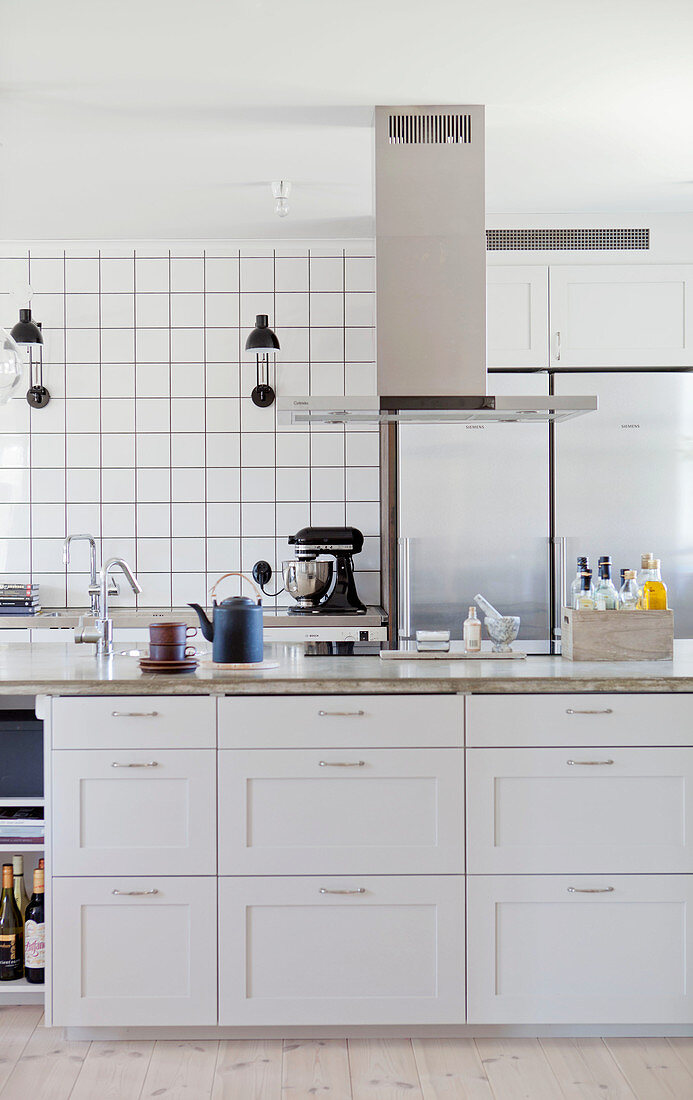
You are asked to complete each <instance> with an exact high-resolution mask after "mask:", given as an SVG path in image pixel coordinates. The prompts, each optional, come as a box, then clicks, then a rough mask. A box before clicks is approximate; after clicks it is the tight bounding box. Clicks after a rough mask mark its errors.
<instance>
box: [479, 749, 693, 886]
mask: <svg viewBox="0 0 693 1100" xmlns="http://www.w3.org/2000/svg"><path fill="white" fill-rule="evenodd" d="M692 822H693V749H623V748H614V749H609V751H608V752H607V751H604V750H602V749H598V750H595V749H584V748H583V749H574V750H573V749H468V750H467V866H468V869H469V872H470V874H527V873H531V872H537V873H546V874H562V873H569V872H573V873H577V872H585V873H592V872H602V871H603V872H605V873H607V874H608V873H612V874H617V873H626V872H633V873H636V872H645V873H652V874H656V873H661V872H666V871H668V872H685V871H690V870H691V869H692V868H693V824H692Z"/></svg>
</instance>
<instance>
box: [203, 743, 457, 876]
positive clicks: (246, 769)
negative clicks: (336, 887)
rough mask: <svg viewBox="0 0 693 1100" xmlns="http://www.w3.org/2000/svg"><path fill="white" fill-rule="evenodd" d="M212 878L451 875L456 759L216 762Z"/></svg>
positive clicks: (293, 754) (258, 757) (410, 756)
mask: <svg viewBox="0 0 693 1100" xmlns="http://www.w3.org/2000/svg"><path fill="white" fill-rule="evenodd" d="M219 790H220V798H219V807H220V811H219V868H220V873H221V874H227V875H228V874H246V875H247V874H297V875H305V874H320V873H327V874H354V873H355V872H361V873H363V874H405V873H406V874H417V873H418V874H432V873H448V874H454V873H457V874H461V873H462V872H463V871H464V845H463V840H462V838H463V833H464V818H463V807H464V757H463V750H462V749H359V751H358V752H354V751H347V750H344V749H325V750H322V751H319V750H316V749H310V750H305V749H293V750H281V749H270V750H261V749H250V750H243V749H231V750H222V751H221V752H220V754H219Z"/></svg>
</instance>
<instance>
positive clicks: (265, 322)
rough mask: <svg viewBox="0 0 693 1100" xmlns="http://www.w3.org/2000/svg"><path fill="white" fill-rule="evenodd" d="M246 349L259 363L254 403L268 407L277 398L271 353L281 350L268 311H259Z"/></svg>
mask: <svg viewBox="0 0 693 1100" xmlns="http://www.w3.org/2000/svg"><path fill="white" fill-rule="evenodd" d="M245 350H246V351H247V352H250V354H251V355H254V356H255V361H256V365H257V375H256V385H255V388H254V389H253V392H252V393H251V395H250V396H251V398H252V400H253V404H254V405H258V406H259V407H260V408H261V409H266V408H268V406H270V405H271V404H272V403H273V402H274V398H275V393H274V390H273V389H272V387H271V385H270V355H274V353H275V351H279V341H278V339H277V337H276V335H275V333H274V332H272V329H271V328H270V327H269V317H268V316H267V314H266V313H258V315H257V317H256V318H255V328H254V329H253V331H252V332H251V333H250V336H249V337H248V339H247V340H246V342H245Z"/></svg>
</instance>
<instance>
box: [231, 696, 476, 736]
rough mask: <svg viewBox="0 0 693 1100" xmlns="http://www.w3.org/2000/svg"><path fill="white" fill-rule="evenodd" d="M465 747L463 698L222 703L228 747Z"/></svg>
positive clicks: (258, 699)
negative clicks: (463, 745)
mask: <svg viewBox="0 0 693 1100" xmlns="http://www.w3.org/2000/svg"><path fill="white" fill-rule="evenodd" d="M462 744H464V700H463V698H462V696H456V695H300V696H298V695H297V696H282V697H277V696H275V697H266V696H236V697H233V696H225V697H224V698H223V699H220V700H219V747H220V748H222V749H254V748H259V749H281V748H287V749H291V748H317V749H319V748H328V747H330V746H335V747H337V748H339V747H341V746H344V745H346V746H349V745H374V746H382V747H384V748H386V747H389V746H392V747H394V748H408V747H410V746H411V747H415V748H416V747H424V748H425V747H427V746H429V745H430V746H431V747H434V748H444V747H446V746H456V745H462Z"/></svg>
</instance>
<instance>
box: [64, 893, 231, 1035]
mask: <svg viewBox="0 0 693 1100" xmlns="http://www.w3.org/2000/svg"><path fill="white" fill-rule="evenodd" d="M115 891H119V892H118V893H116V892H115ZM132 891H134V893H131V892H132ZM216 937H217V918H216V879H214V878H192V879H190V878H189V879H183V878H150V877H146V878H144V879H142V878H88V879H84V878H73V879H54V880H53V930H52V940H53V945H54V948H53V952H52V968H53V974H52V978H53V981H52V989H53V1023H54V1025H56V1026H62V1027H83V1026H86V1025H94V1026H103V1025H113V1026H117V1027H127V1026H133V1027H137V1026H157V1025H169V1024H180V1025H185V1024H215V1023H216V1016H217V1014H216V1004H217V975H216V971H217V952H216Z"/></svg>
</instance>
